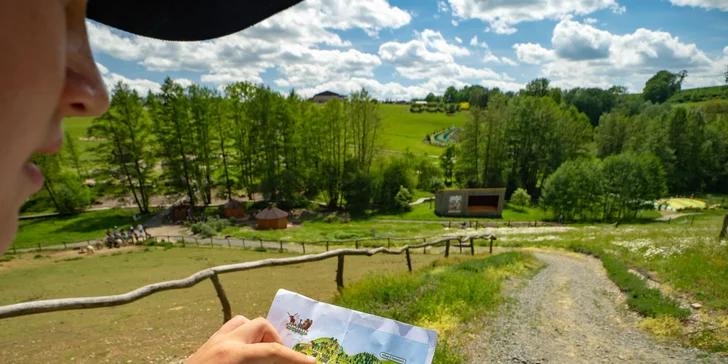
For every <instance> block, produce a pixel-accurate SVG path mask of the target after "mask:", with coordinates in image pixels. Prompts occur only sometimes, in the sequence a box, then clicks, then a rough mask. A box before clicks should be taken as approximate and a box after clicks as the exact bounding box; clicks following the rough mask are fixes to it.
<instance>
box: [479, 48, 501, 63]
mask: <svg viewBox="0 0 728 364" xmlns="http://www.w3.org/2000/svg"><path fill="white" fill-rule="evenodd" d="M483 63H501V60H500V58H498V57H496V55H494V54H493V53H492V52H491V51H489V50H488V51H485V56H484V57H483Z"/></svg>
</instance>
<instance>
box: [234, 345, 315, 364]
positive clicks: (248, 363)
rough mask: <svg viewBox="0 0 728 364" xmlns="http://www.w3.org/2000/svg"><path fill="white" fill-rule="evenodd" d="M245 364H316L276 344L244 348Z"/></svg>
mask: <svg viewBox="0 0 728 364" xmlns="http://www.w3.org/2000/svg"><path fill="white" fill-rule="evenodd" d="M244 362H245V364H283V363H293V364H316V358H313V357H310V356H306V355H304V354H301V353H298V352H295V351H293V350H291V349H289V348H287V347H284V346H283V345H280V344H276V343H262V344H253V345H249V346H248V347H247V348H246V353H245V361H244Z"/></svg>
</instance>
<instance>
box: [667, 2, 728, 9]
mask: <svg viewBox="0 0 728 364" xmlns="http://www.w3.org/2000/svg"><path fill="white" fill-rule="evenodd" d="M670 2H671V3H672V4H673V5H677V6H692V7H696V8H703V9H718V10H723V11H728V1H725V0H670Z"/></svg>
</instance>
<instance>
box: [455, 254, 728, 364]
mask: <svg viewBox="0 0 728 364" xmlns="http://www.w3.org/2000/svg"><path fill="white" fill-rule="evenodd" d="M535 255H536V257H538V258H539V259H541V260H542V261H544V262H545V263H547V264H548V267H546V268H544V269H543V270H542V271H541V272H539V273H538V275H536V276H535V277H534V278H533V279H532V280H531V281H529V282H527V283H526V285H525V287H523V288H515V289H513V290H511V291H510V293H509V296H510V297H511V298H512V301H511V302H510V303H509V304H506V305H504V307H503V308H502V312H501V313H500V314H499V315H498V316H496V317H495V318H494V319H493V320H492V321H491V322H488V324H487V329H486V332H485V333H483V334H482V335H481V336H480V337H477V338H475V339H474V340H472V345H471V347H469V348H468V351H469V353H470V358H471V361H470V362H471V363H523V364H537V363H659V364H668V363H676V364H677V363H728V360H726V359H724V358H718V357H710V356H708V357H705V354H704V353H703V352H700V351H698V350H696V349H687V348H682V347H679V346H677V345H675V344H664V343H658V342H657V341H656V340H654V339H653V338H651V337H650V336H649V335H648V334H647V333H645V332H643V331H641V330H640V329H638V328H636V323H637V321H638V318H637V316H636V315H635V314H634V313H631V312H629V311H628V310H627V309H626V305H625V304H624V303H623V302H624V299H623V297H622V296H621V294H620V292H619V290H618V289H617V287H616V286H615V285H614V284H613V283H612V282H611V281H610V280H609V279H608V278H607V276H606V273H605V271H604V269H603V268H602V266H601V263H600V262H599V261H598V260H596V259H594V258H589V257H585V256H580V255H575V254H574V255H562V254H558V253H546V252H537V253H535Z"/></svg>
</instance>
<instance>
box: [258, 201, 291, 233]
mask: <svg viewBox="0 0 728 364" xmlns="http://www.w3.org/2000/svg"><path fill="white" fill-rule="evenodd" d="M255 218H256V219H257V220H258V224H257V228H258V229H259V230H282V229H286V228H288V213H287V212H285V211H283V210H281V209H279V208H277V207H275V206H273V205H272V204H271V205H270V206H268V207H267V208H265V209H264V210H263V211H261V212H259V213H258V214H257V215H255Z"/></svg>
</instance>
